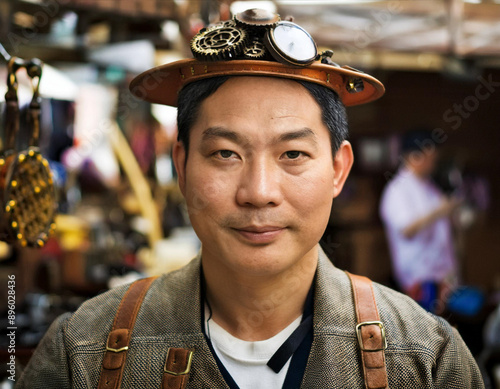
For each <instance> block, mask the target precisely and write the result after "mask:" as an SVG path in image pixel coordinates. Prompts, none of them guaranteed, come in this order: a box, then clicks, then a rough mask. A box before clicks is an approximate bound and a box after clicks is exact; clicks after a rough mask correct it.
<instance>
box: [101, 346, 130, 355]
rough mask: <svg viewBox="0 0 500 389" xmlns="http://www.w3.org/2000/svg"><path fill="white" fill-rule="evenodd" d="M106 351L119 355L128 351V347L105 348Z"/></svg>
mask: <svg viewBox="0 0 500 389" xmlns="http://www.w3.org/2000/svg"><path fill="white" fill-rule="evenodd" d="M106 350H107V351H112V352H114V353H121V352H122V351H126V350H128V346H125V347H121V348H112V347H109V346H106Z"/></svg>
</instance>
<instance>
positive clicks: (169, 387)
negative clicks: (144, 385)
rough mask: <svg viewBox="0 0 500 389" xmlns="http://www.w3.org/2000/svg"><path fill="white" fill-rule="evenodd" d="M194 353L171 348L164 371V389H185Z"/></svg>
mask: <svg viewBox="0 0 500 389" xmlns="http://www.w3.org/2000/svg"><path fill="white" fill-rule="evenodd" d="M192 357H193V352H192V351H191V350H187V349H184V348H169V349H168V353H167V359H166V361H165V368H164V369H163V380H162V388H163V389H184V388H185V387H186V385H187V382H188V379H189V371H190V370H191V358H192Z"/></svg>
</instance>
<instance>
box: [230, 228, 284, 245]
mask: <svg viewBox="0 0 500 389" xmlns="http://www.w3.org/2000/svg"><path fill="white" fill-rule="evenodd" d="M233 230H234V231H236V232H237V233H238V235H239V236H240V237H242V238H243V239H244V240H246V241H248V242H250V243H253V244H267V243H271V242H273V241H274V240H276V239H277V238H278V236H280V235H281V234H282V233H283V232H284V231H285V230H286V227H282V226H246V227H240V228H233Z"/></svg>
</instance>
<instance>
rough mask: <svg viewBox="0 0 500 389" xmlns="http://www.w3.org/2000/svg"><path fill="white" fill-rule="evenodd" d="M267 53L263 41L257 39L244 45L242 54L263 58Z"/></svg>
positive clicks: (253, 57) (247, 56)
mask: <svg viewBox="0 0 500 389" xmlns="http://www.w3.org/2000/svg"><path fill="white" fill-rule="evenodd" d="M266 54H267V49H266V46H265V45H264V43H262V42H261V41H259V40H253V41H252V42H251V43H250V44H248V45H247V46H246V47H245V50H244V51H243V55H244V56H245V58H250V59H263V58H264V57H265V56H266Z"/></svg>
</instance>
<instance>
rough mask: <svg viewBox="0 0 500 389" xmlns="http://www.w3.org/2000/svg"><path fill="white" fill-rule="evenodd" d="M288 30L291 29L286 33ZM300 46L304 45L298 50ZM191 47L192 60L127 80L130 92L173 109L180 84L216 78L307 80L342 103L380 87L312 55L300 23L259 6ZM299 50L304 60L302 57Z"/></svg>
mask: <svg viewBox="0 0 500 389" xmlns="http://www.w3.org/2000/svg"><path fill="white" fill-rule="evenodd" d="M278 29H280V30H278ZM290 29H294V30H295V31H293V32H292V33H290V32H289V31H290ZM287 33H289V34H290V35H289V37H286V34H287ZM279 39H281V40H282V41H280V40H279ZM287 39H288V41H287ZM280 44H281V45H282V48H283V49H281V48H280ZM294 45H295V46H296V47H297V46H299V50H296V51H297V55H296V56H295V58H294V57H293V56H294V54H295V53H293V52H292V53H290V52H289V51H288V49H289V48H290V47H293V46H294ZM301 45H306V46H307V45H308V47H307V48H306V49H302V47H300V46H301ZM191 49H192V51H193V54H194V55H195V56H196V57H197V58H196V59H184V60H181V61H176V62H172V63H168V64H165V65H161V66H158V67H155V68H152V69H150V70H148V71H146V72H144V73H142V74H140V75H138V76H137V77H136V78H134V79H133V80H132V82H131V83H130V91H131V92H132V94H134V95H135V96H136V97H138V98H140V99H143V100H146V101H149V102H151V103H156V104H164V105H171V106H174V107H175V106H177V94H178V92H179V91H180V90H181V88H182V87H183V86H184V85H186V84H188V83H191V82H196V81H198V80H202V79H205V78H210V77H217V76H267V77H281V78H289V79H293V80H303V81H309V82H313V83H316V84H320V85H323V86H325V87H327V88H329V89H332V90H334V91H335V92H337V94H338V95H339V96H340V98H341V100H342V102H343V103H344V105H346V106H353V105H358V104H363V103H367V102H370V101H373V100H375V99H377V98H379V97H380V96H382V95H383V94H384V91H385V90H384V86H383V85H382V83H381V82H380V81H378V80H377V79H376V78H374V77H372V76H370V75H368V74H366V73H363V72H361V71H359V70H356V69H353V68H351V67H349V66H342V67H341V66H339V65H337V64H336V63H334V62H332V61H331V59H330V57H331V55H332V54H333V53H332V52H324V53H321V54H318V53H317V51H316V44H315V43H314V41H313V40H312V38H311V37H310V35H309V34H308V33H307V32H306V31H305V30H303V29H302V28H301V27H300V26H298V25H296V24H294V23H292V22H289V21H283V22H281V21H279V16H278V15H275V14H272V15H266V14H265V13H264V11H261V10H255V9H253V10H248V11H245V12H244V13H241V14H238V15H236V16H235V18H234V20H233V21H226V22H222V23H219V24H218V25H215V26H212V27H210V28H208V29H204V30H202V31H200V33H198V34H197V35H196V36H195V37H194V38H193V40H192V42H191ZM303 53H307V54H306V56H307V57H308V58H306V59H304V58H303V56H304V54H303ZM301 56H302V57H301ZM320 60H321V61H320ZM278 61H279V62H278Z"/></svg>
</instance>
